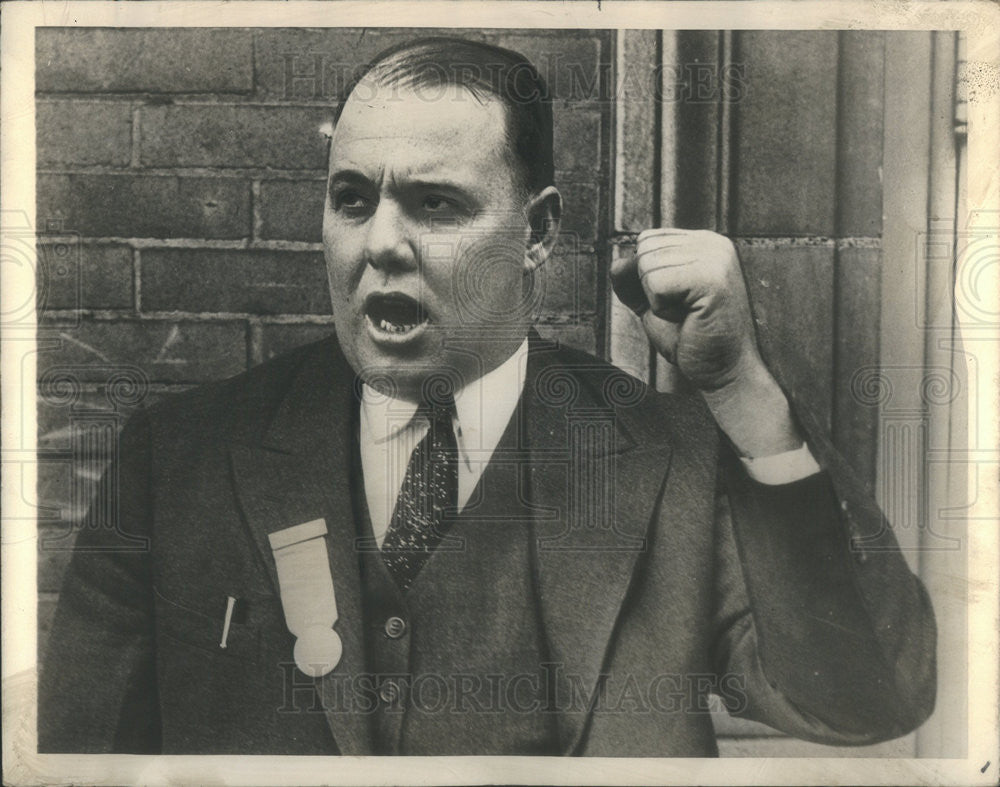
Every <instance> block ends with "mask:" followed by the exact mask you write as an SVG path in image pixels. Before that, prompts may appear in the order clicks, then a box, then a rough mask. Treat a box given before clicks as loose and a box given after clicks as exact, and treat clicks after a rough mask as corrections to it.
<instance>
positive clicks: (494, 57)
mask: <svg viewBox="0 0 1000 787" xmlns="http://www.w3.org/2000/svg"><path fill="white" fill-rule="evenodd" d="M368 75H372V77H373V78H374V79H375V81H376V82H377V83H378V84H382V85H405V86H440V85H458V86H460V87H463V88H465V89H466V90H468V91H469V92H470V93H472V95H474V96H475V97H476V98H479V99H484V98H487V97H489V96H494V97H496V98H498V99H500V101H501V102H502V103H503V106H504V110H505V114H506V117H507V129H506V131H507V135H506V136H507V142H508V145H509V147H510V150H511V152H512V153H513V154H514V161H513V164H514V166H515V168H516V169H515V173H516V175H518V176H519V177H518V178H517V180H518V181H520V183H519V185H521V186H522V187H524V188H525V189H527V191H528V192H529V193H537V192H539V191H541V190H542V189H544V188H545V187H546V186H551V185H552V184H553V180H554V175H555V166H554V164H553V160H552V100H551V98H550V97H549V94H548V88H547V87H546V85H545V81H544V80H543V79H542V77H541V75H540V74H539V73H538V70H537V69H536V68H535V67H534V66H533V65H532V64H531V63H530V62H529V61H528V60H527V58H525V57H524V55H521V54H518V53H517V52H514V51H512V50H510V49H504V48H502V47H499V46H493V45H492V44H485V43H481V42H478V41H467V40H465V39H463V38H449V37H435V38H421V39H417V40H415V41H408V42H405V43H402V44H397V45H396V46H393V47H390V48H389V49H386V50H385V51H383V52H381V53H380V54H378V55H377V56H376V57H375V59H374V60H372V61H371V62H370V63H368V65H366V66H364V67H363V68H362V69H360V70H359V71H358V72H357V73H356V74H355V76H354V78H353V79H352V80H351V81H350V82H349V83H348V84H347V85H346V87H345V88H344V93H343V95H342V96H341V98H340V103H339V105H338V106H337V110H336V115H335V118H336V119H338V120H339V119H340V114H341V112H343V110H344V104H345V103H346V102H347V99H348V98H349V97H350V95H351V93H352V92H353V91H354V89H355V88H356V87H357V86H358V83H359V82H361V80H362V79H364V78H365V77H366V76H368Z"/></svg>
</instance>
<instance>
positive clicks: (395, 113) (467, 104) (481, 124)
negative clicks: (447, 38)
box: [332, 80, 509, 170]
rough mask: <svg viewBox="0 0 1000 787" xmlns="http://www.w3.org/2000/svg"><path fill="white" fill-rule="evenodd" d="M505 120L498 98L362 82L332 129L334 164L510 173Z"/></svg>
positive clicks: (430, 87)
mask: <svg viewBox="0 0 1000 787" xmlns="http://www.w3.org/2000/svg"><path fill="white" fill-rule="evenodd" d="M505 129H506V116H505V111H504V107H503V104H502V103H501V102H500V100H499V99H496V98H494V97H485V98H479V97H477V96H475V95H473V94H472V93H471V92H469V91H468V90H466V89H465V88H462V87H460V86H457V85H421V86H405V85H379V84H376V83H374V82H372V81H370V80H362V82H361V83H360V84H359V85H358V86H357V87H356V88H355V90H354V91H353V92H352V93H351V95H350V97H349V98H348V100H347V102H346V103H345V104H344V109H343V112H342V113H341V116H340V119H339V121H338V122H337V125H336V128H335V129H334V134H333V141H332V156H333V159H334V161H338V162H343V161H345V160H346V161H348V162H349V163H351V164H353V165H355V166H377V167H378V168H379V169H382V168H392V169H394V170H397V169H417V170H419V169H424V168H435V169H436V168H442V167H443V168H447V169H456V170H485V169H495V168H498V167H499V168H502V169H504V170H506V169H507V168H508V159H509V157H508V155H507V142H506V133H505Z"/></svg>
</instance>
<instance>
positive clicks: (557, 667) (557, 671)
mask: <svg viewBox="0 0 1000 787" xmlns="http://www.w3.org/2000/svg"><path fill="white" fill-rule="evenodd" d="M583 358H584V357H583V356H577V355H573V356H567V355H564V354H563V353H560V352H555V351H552V350H551V349H546V348H545V347H544V346H543V345H542V344H541V343H540V342H539V341H538V340H535V341H533V352H532V353H531V355H530V356H529V361H528V371H527V376H526V385H525V393H524V417H525V419H526V424H525V435H526V439H527V440H528V441H529V455H530V463H531V465H530V471H529V473H530V481H531V502H532V505H533V507H534V508H535V511H536V514H535V534H536V539H535V561H536V572H537V574H536V575H537V578H538V586H539V597H540V598H539V601H540V607H541V612H542V620H543V624H544V626H545V632H546V637H547V639H548V643H549V649H550V656H551V659H552V662H553V667H554V670H553V676H554V681H555V685H554V690H555V705H556V708H557V709H558V710H560V711H561V712H560V713H559V714H558V718H559V732H560V746H561V749H562V751H563V753H565V754H572V753H573V752H574V751H575V749H576V748H577V746H578V744H579V742H580V740H581V738H582V736H583V734H584V731H585V729H586V725H587V720H588V719H589V717H590V713H591V704H592V701H593V700H594V699H595V698H596V696H597V692H598V691H599V689H600V686H599V677H600V673H601V670H602V667H603V666H604V665H605V663H606V660H607V657H608V651H609V644H610V642H611V638H612V634H613V632H614V628H615V624H616V621H617V620H618V617H619V614H620V611H621V608H622V605H623V603H625V600H626V596H627V594H628V589H629V586H630V583H631V580H632V576H633V574H634V571H635V567H636V563H637V561H639V560H640V559H641V557H642V555H643V554H644V553H645V551H646V538H647V530H648V527H649V523H650V521H651V520H652V517H653V515H654V513H655V510H656V507H657V505H658V504H659V502H660V497H661V495H662V490H663V484H664V481H665V479H666V476H667V473H668V468H669V464H670V454H671V450H670V447H669V444H668V443H667V442H666V440H665V438H664V435H663V433H662V430H661V429H659V428H657V426H656V425H653V426H652V427H650V425H648V424H645V423H643V421H642V420H638V419H636V420H634V417H633V416H632V415H631V413H630V409H631V407H632V406H633V405H634V404H635V402H632V401H630V400H629V395H630V392H629V390H628V387H629V383H628V382H627V380H628V378H627V377H626V376H625V375H624V373H618V372H614V371H612V372H610V373H609V372H608V370H607V367H605V366H602V365H597V364H596V363H594V362H590V364H588V363H586V362H585V360H583ZM630 426H631V428H630ZM639 430H641V431H639ZM633 434H639V435H640V436H641V440H642V443H639V442H638V441H637V440H636V439H635V438H634V437H633ZM581 697H582V698H585V699H584V700H582V701H581V699H580V698H581Z"/></svg>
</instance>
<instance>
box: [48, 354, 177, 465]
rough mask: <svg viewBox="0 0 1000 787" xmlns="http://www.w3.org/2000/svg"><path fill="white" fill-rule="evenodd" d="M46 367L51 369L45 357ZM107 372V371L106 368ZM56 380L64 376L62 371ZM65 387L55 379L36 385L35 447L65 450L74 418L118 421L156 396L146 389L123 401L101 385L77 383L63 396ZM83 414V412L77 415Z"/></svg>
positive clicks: (121, 420)
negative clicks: (73, 391) (74, 389)
mask: <svg viewBox="0 0 1000 787" xmlns="http://www.w3.org/2000/svg"><path fill="white" fill-rule="evenodd" d="M42 359H43V360H44V361H45V364H46V368H52V367H51V365H50V364H49V363H48V361H47V359H46V356H45V355H43V356H42ZM109 373H110V370H109ZM59 377H60V379H63V380H64V379H66V377H65V375H64V374H60V375H59ZM65 394H66V388H65V387H64V386H63V385H62V384H61V383H58V382H51V383H49V384H40V385H39V386H38V406H37V424H38V447H39V449H40V450H45V451H56V452H62V451H68V450H69V449H70V448H71V445H72V431H71V425H72V423H73V421H74V420H75V419H77V418H82V417H90V416H92V415H99V416H102V417H105V416H106V417H108V418H111V417H117V418H118V420H119V421H120V422H121V423H124V421H125V420H126V419H127V418H128V417H129V416H130V415H131V414H132V413H133V412H134V411H135V409H136V408H137V407H139V406H148V405H150V404H152V403H153V402H154V401H155V400H156V398H157V397H156V395H155V394H153V393H152V392H149V391H146V393H145V395H143V396H140V397H130V398H129V399H128V401H123V399H122V398H120V397H115V395H114V392H110V394H111V395H110V398H109V395H108V392H106V390H105V387H104V386H93V385H89V386H86V387H84V386H83V385H82V384H81V387H80V390H79V392H78V394H77V395H76V396H73V397H69V396H66V395H65ZM81 414H83V415H81Z"/></svg>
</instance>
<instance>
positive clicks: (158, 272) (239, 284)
mask: <svg viewBox="0 0 1000 787" xmlns="http://www.w3.org/2000/svg"><path fill="white" fill-rule="evenodd" d="M139 264H140V281H141V286H142V309H143V311H188V312H209V313H211V312H250V313H252V314H330V293H329V289H328V284H327V278H326V267H325V265H324V262H323V255H322V254H321V253H319V252H295V251H253V250H214V249H213V250H207V249H148V250H146V251H144V252H143V253H142V256H141V258H140V263H139Z"/></svg>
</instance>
